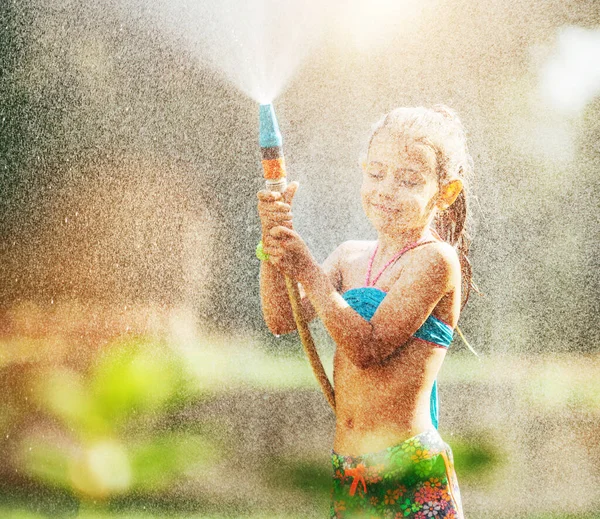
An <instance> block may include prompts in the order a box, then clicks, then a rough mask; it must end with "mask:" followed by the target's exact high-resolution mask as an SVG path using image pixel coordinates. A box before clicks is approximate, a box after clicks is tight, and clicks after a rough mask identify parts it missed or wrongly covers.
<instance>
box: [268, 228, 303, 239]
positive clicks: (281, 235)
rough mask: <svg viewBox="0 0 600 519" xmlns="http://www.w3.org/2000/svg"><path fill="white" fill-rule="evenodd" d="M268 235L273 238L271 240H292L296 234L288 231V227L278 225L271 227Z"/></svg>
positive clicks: (290, 230)
mask: <svg viewBox="0 0 600 519" xmlns="http://www.w3.org/2000/svg"><path fill="white" fill-rule="evenodd" d="M269 234H270V235H271V236H273V238H275V239H285V238H292V237H293V236H295V234H296V233H295V232H294V231H293V230H292V229H289V228H288V227H284V226H282V225H278V226H276V227H272V228H271V230H270V231H269Z"/></svg>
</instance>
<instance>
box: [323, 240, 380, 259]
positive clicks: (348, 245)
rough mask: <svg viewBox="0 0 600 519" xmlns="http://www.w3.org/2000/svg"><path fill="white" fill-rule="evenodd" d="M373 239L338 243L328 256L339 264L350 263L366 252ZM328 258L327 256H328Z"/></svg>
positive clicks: (370, 248) (369, 249)
mask: <svg viewBox="0 0 600 519" xmlns="http://www.w3.org/2000/svg"><path fill="white" fill-rule="evenodd" d="M374 244H375V242H374V241H365V240H348V241H345V242H343V243H340V244H339V245H338V246H337V248H336V249H335V250H334V251H333V252H332V253H331V255H330V258H332V259H334V260H335V261H336V262H338V263H339V264H340V265H341V264H346V265H348V264H351V263H353V262H354V261H355V260H356V259H357V258H359V257H361V256H363V255H365V254H368V253H369V251H371V250H372V248H373V247H374ZM328 259H329V258H328Z"/></svg>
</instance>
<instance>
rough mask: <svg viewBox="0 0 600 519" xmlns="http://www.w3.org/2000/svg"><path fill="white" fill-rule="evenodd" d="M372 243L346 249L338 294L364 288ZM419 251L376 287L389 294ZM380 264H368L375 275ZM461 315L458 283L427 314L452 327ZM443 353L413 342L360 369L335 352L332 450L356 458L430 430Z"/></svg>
mask: <svg viewBox="0 0 600 519" xmlns="http://www.w3.org/2000/svg"><path fill="white" fill-rule="evenodd" d="M374 247H375V243H374V242H366V241H357V242H351V243H350V244H349V249H348V250H349V254H348V255H347V256H346V257H345V258H344V260H343V262H342V263H341V264H340V267H339V268H340V270H341V274H342V276H341V277H342V290H341V292H342V293H344V292H345V291H347V290H349V289H351V288H356V287H361V286H364V283H365V274H366V271H367V264H368V261H369V257H370V254H371V253H372V252H373V249H374ZM419 249H420V247H417V248H416V249H414V250H410V251H408V252H407V253H405V254H404V255H403V256H402V257H401V258H400V259H399V260H398V261H397V262H396V263H395V264H393V265H391V266H390V267H388V268H387V269H386V270H385V271H384V273H383V275H382V276H381V277H380V278H379V280H378V281H377V284H376V286H377V288H379V289H381V290H384V291H386V292H387V291H389V289H390V288H391V286H392V285H393V284H394V282H395V281H396V280H397V279H398V278H399V276H400V275H401V272H402V270H403V269H406V268H410V266H411V263H412V262H414V261H418V258H419V252H421V251H420V250H419ZM381 268H382V265H377V264H374V265H373V272H379V269H381ZM459 312H460V283H458V287H456V288H454V289H453V290H451V291H450V292H448V293H447V294H445V295H444V296H443V297H442V299H441V300H440V301H439V303H438V304H437V305H436V307H435V308H434V310H433V312H432V314H433V315H434V316H435V317H438V318H439V319H442V320H443V321H444V322H446V323H448V324H450V325H451V326H452V327H453V328H455V327H456V322H457V321H458V315H459ZM445 356H446V349H445V348H440V347H436V346H435V345H433V344H429V343H426V342H423V341H420V340H417V339H414V338H411V339H409V341H408V342H407V343H406V344H405V345H404V346H403V347H402V348H400V349H399V350H398V351H397V352H396V353H395V354H394V355H393V356H392V357H391V358H390V359H388V360H387V362H386V363H385V364H381V365H378V366H372V367H369V368H367V369H360V368H358V367H357V366H355V365H354V364H353V363H352V362H351V361H350V360H349V359H348V357H347V356H346V355H345V354H344V353H342V352H341V350H340V348H337V349H336V353H335V355H334V359H333V378H334V386H335V395H336V398H335V400H336V430H335V439H334V444H333V449H334V450H335V451H336V452H337V453H339V454H347V455H359V454H365V453H368V452H375V451H379V450H382V449H385V448H387V447H389V446H392V445H395V444H398V443H400V442H402V441H404V440H406V439H407V438H410V437H412V436H415V435H416V434H419V433H421V432H423V431H425V430H426V429H428V428H431V427H432V426H433V425H432V423H431V416H430V395H431V388H432V385H433V382H434V380H435V378H436V376H437V374H438V371H439V369H440V367H441V365H442V363H443V361H444V358H445Z"/></svg>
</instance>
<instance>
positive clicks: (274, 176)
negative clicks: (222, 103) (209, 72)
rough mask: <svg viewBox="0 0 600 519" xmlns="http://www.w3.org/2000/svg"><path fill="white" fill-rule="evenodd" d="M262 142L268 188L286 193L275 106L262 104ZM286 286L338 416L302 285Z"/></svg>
mask: <svg viewBox="0 0 600 519" xmlns="http://www.w3.org/2000/svg"><path fill="white" fill-rule="evenodd" d="M259 142H260V150H261V155H262V166H263V171H264V177H265V182H266V186H267V189H268V190H270V191H278V192H280V193H282V192H283V191H285V189H286V187H287V179H286V173H285V161H284V158H283V148H282V144H283V140H282V138H281V132H280V131H279V125H278V124H277V118H276V117H275V110H274V109H273V105H272V104H265V105H260V139H259ZM285 284H286V287H287V291H288V296H289V298H290V304H291V307H292V313H293V314H294V321H296V328H297V329H298V335H300V340H301V341H302V346H303V348H304V352H305V353H306V356H307V357H308V361H309V362H310V365H311V367H312V370H313V373H314V374H315V377H317V381H318V382H319V385H320V386H321V389H322V390H323V393H324V394H325V398H326V399H327V402H329V405H330V406H331V409H333V412H334V413H335V395H334V392H333V387H332V385H331V382H329V379H328V378H327V374H326V373H325V370H324V369H323V364H322V363H321V359H320V358H319V354H318V352H317V348H316V347H315V343H314V341H313V338H312V335H311V333H310V329H309V328H308V323H307V322H306V320H305V319H304V316H303V314H302V306H301V298H300V290H299V289H298V283H297V282H295V281H294V280H293V279H291V278H290V277H288V276H285Z"/></svg>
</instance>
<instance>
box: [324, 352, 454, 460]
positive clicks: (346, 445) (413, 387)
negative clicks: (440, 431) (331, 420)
mask: <svg viewBox="0 0 600 519" xmlns="http://www.w3.org/2000/svg"><path fill="white" fill-rule="evenodd" d="M445 354H446V351H445V350H443V349H442V348H436V347H434V346H432V347H431V348H428V347H427V346H424V345H423V343H422V342H421V341H411V343H408V344H407V345H406V346H405V347H404V348H403V349H402V352H401V354H400V355H397V356H395V357H393V358H392V359H390V360H389V361H388V362H387V363H385V364H384V365H381V366H373V367H370V368H367V369H359V368H358V367H356V366H355V365H354V364H352V363H351V362H350V360H349V359H348V358H347V357H346V356H345V355H344V354H343V353H341V352H340V351H339V350H337V351H336V354H335V356H334V384H335V395H336V431H335V439H334V446H333V448H334V450H335V451H336V452H338V453H340V454H348V455H358V454H365V453H368V452H375V451H378V450H382V449H385V448H386V447H389V446H392V445H395V444H397V443H400V442H401V441H404V440H405V439H407V438H410V437H412V436H415V435H416V434H419V433H420V432H423V431H424V430H426V429H428V428H430V427H432V426H433V425H432V423H431V415H430V398H431V388H432V385H433V381H434V380H435V377H436V376H437V373H438V371H439V368H440V366H441V364H442V362H443V359H444V356H445Z"/></svg>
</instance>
